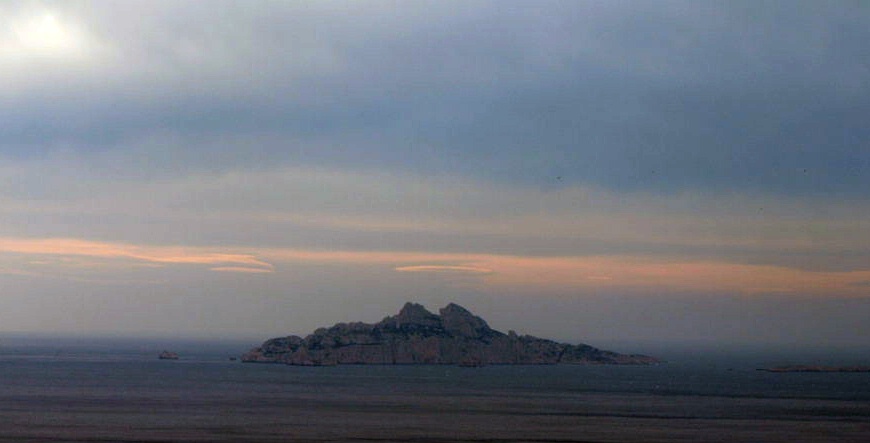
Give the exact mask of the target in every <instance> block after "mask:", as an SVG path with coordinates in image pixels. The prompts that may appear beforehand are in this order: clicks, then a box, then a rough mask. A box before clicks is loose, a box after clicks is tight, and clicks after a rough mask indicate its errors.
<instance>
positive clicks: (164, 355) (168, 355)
mask: <svg viewBox="0 0 870 443" xmlns="http://www.w3.org/2000/svg"><path fill="white" fill-rule="evenodd" d="M157 358H159V359H160V360H178V354H176V353H175V352H169V351H163V352H161V353H160V355H158V356H157Z"/></svg>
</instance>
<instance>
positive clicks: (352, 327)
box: [242, 303, 658, 366]
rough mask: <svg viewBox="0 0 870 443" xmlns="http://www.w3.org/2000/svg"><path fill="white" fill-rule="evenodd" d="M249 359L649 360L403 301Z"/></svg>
mask: <svg viewBox="0 0 870 443" xmlns="http://www.w3.org/2000/svg"><path fill="white" fill-rule="evenodd" d="M242 361H244V362H252V363H285V364H290V365H305V366H324V365H338V364H383V365H396V364H446V365H466V366H480V365H505V364H557V363H567V364H652V363H657V362H658V360H656V359H655V358H652V357H647V356H643V355H625V354H618V353H615V352H610V351H604V350H601V349H597V348H594V347H592V346H589V345H584V344H580V345H569V344H565V343H557V342H554V341H552V340H546V339H542V338H537V337H532V336H529V335H522V336H521V335H517V334H515V333H514V332H513V331H511V332H509V333H508V334H505V333H502V332H499V331H496V330H494V329H492V328H490V327H489V325H488V324H487V323H486V321H484V320H483V319H482V318H480V317H478V316H476V315H474V314H472V313H471V312H469V311H468V310H467V309H465V308H463V307H462V306H459V305H456V304H453V303H451V304H449V305H447V306H445V307H444V308H442V309H441V310H440V311H439V315H436V314H433V313H431V312H429V311H427V310H426V308H424V307H423V306H422V305H419V304H415V303H406V304H405V306H404V307H403V308H402V310H401V311H399V313H398V314H397V315H394V316H391V317H387V318H384V319H383V320H381V321H380V322H378V323H375V324H368V323H338V324H336V325H334V326H332V327H330V328H319V329H317V330H316V331H314V333H312V334H310V335H308V336H307V337H305V338H302V337H298V336H289V337H279V338H273V339H270V340H267V341H266V342H265V343H263V344H262V345H261V346H260V347H258V348H254V349H252V350H251V351H249V352H248V353H246V354H245V355H243V356H242Z"/></svg>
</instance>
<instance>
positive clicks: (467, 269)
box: [393, 265, 493, 274]
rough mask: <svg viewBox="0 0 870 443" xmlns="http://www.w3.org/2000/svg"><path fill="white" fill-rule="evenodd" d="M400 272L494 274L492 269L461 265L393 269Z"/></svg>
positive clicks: (416, 266) (415, 266)
mask: <svg viewBox="0 0 870 443" xmlns="http://www.w3.org/2000/svg"><path fill="white" fill-rule="evenodd" d="M393 269H394V270H396V271H398V272H448V273H457V274H492V273H493V270H492V269H487V268H481V267H478V266H460V265H414V266H399V267H397V268H393Z"/></svg>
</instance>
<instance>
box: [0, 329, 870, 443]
mask: <svg viewBox="0 0 870 443" xmlns="http://www.w3.org/2000/svg"><path fill="white" fill-rule="evenodd" d="M246 346H247V345H243V344H240V343H233V344H219V343H218V344H215V343H211V344H208V343H175V347H173V348H172V349H171V350H173V351H176V352H178V353H179V354H181V356H182V359H181V360H178V361H160V360H157V358H156V357H157V354H158V353H159V352H160V351H161V350H162V349H163V348H164V347H165V345H161V344H157V343H149V342H147V341H103V342H100V341H81V340H79V341H75V340H56V339H41V340H32V339H27V340H25V339H20V338H19V339H13V340H9V339H3V338H2V337H0V441H10V442H11V441H15V442H28V441H29V442H44V441H67V442H72V441H107V442H108V441H131V442H132V441H137V442H139V441H142V442H144V441H197V442H205V441H238V442H257V441H263V442H265V441H418V442H419V441H422V442H429V441H432V442H435V441H487V442H494V441H495V442H498V441H563V442H568V441H572V442H580V441H746V442H750V441H752V442H756V441H855V442H859V441H860V442H864V441H870V373H851V374H850V373H842V374H840V373H834V374H812V373H793V374H773V373H767V372H759V371H756V370H755V368H756V367H760V366H767V365H771V364H789V363H828V364H840V363H842V364H847V363H852V362H853V360H860V358H861V357H863V355H867V354H863V355H859V354H860V353H851V354H850V353H848V352H844V353H842V354H839V355H823V354H815V355H814V354H812V353H808V352H804V353H803V354H802V353H800V352H798V353H791V354H788V353H783V354H778V355H777V354H773V355H771V354H770V353H752V352H748V351H745V350H744V351H740V350H736V351H729V352H722V351H719V352H714V351H710V350H707V351H691V350H683V351H672V352H671V353H670V354H669V355H665V357H666V358H668V359H669V362H668V363H667V364H663V365H659V366H653V367H629V366H625V367H619V366H514V367H508V366H492V367H484V368H459V367H448V366H444V367H439V366H413V367H412V366H402V367H396V366H339V367H325V368H303V367H288V366H280V365H253V364H241V363H238V362H233V361H230V360H229V356H231V355H237V354H238V353H240V352H241V351H243V350H244V349H245V348H246ZM662 352H665V351H662ZM665 353H666V354H667V352H665ZM857 362H858V363H860V361H857ZM865 363H866V361H865Z"/></svg>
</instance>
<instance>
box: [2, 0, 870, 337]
mask: <svg viewBox="0 0 870 443" xmlns="http://www.w3.org/2000/svg"><path fill="white" fill-rule="evenodd" d="M451 6H452V5H445V4H443V3H441V2H414V3H402V4H398V5H396V4H394V3H388V2H380V1H370V2H362V3H358V2H348V3H332V2H330V3H328V4H327V3H307V4H304V5H303V4H297V3H292V2H287V3H282V2H278V3H276V2H260V1H251V2H244V3H241V2H233V1H215V2H210V3H209V4H208V5H204V4H198V3H177V2H162V1H141V2H140V1H130V2H64V1H46V2H40V3H39V4H36V3H33V2H16V1H13V2H6V3H4V4H3V5H2V6H0V25H2V28H3V30H2V31H0V67H2V68H3V70H4V75H5V77H4V81H2V82H0V97H3V106H0V125H2V128H0V287H2V288H3V291H2V292H3V294H2V296H0V334H2V333H3V332H4V331H6V332H8V331H25V332H28V331H29V332H54V333H64V334H67V333H71V334H112V335H142V334H145V335H155V334H156V335H190V336H240V337H246V338H252V339H261V338H266V337H270V336H273V335H279V334H286V333H291V332H292V333H305V332H307V331H309V330H311V329H313V328H315V327H318V326H322V325H325V324H331V323H334V322H337V321H353V320H363V321H376V320H378V319H380V318H382V317H383V316H385V315H388V314H391V313H393V312H394V311H396V310H397V309H398V308H399V307H400V306H401V305H402V304H403V303H404V302H405V301H416V302H421V303H424V304H426V305H428V306H430V307H432V308H436V307H438V306H443V305H445V304H447V303H449V302H455V303H459V304H461V305H464V306H467V307H469V308H470V309H472V310H473V311H475V312H476V313H478V314H480V315H482V316H483V317H484V318H487V319H488V320H490V322H491V323H492V324H493V325H494V326H496V327H498V328H501V329H515V330H518V331H521V332H526V333H532V334H537V335H543V336H550V337H554V338H558V339H563V340H571V341H581V340H586V341H593V342H594V341H596V340H597V341H599V342H601V341H604V342H607V341H609V340H610V341H631V340H662V341H667V340H683V339H686V337H693V338H697V339H702V340H709V341H716V342H746V341H757V342H765V343H785V342H790V343H815V344H825V343H829V342H836V343H846V344H861V342H862V340H863V339H862V338H861V337H866V336H868V334H870V326H868V323H867V322H866V321H865V317H866V315H862V314H866V313H867V312H870V235H867V233H868V232H870V201H868V199H867V195H866V189H868V188H870V153H868V151H867V149H866V145H867V141H868V140H870V130H868V126H867V125H866V115H868V114H870V83H868V81H867V79H868V78H870V66H868V64H867V59H866V53H867V45H868V43H867V42H868V41H870V31H868V29H867V27H866V23H867V20H868V19H870V15H868V14H870V12H868V10H867V8H863V7H861V6H858V5H857V4H856V5H839V4H838V5H833V6H832V5H824V6H820V5H819V4H817V3H815V2H782V3H779V2H772V3H765V4H764V5H760V6H759V5H756V4H755V3H747V4H746V5H742V4H740V3H739V2H738V3H729V4H728V5H727V6H725V7H723V6H721V5H718V6H715V7H714V6H713V5H709V4H704V3H697V2H669V3H636V2H635V3H621V2H606V3H593V2H559V1H553V2H533V3H529V2H512V1H499V2H487V1H479V2H478V1H469V2H466V3H465V7H463V8H461V9H460V10H457V8H455V7H451ZM748 11H751V16H748V15H747V13H748ZM614 325H616V327H614Z"/></svg>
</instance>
